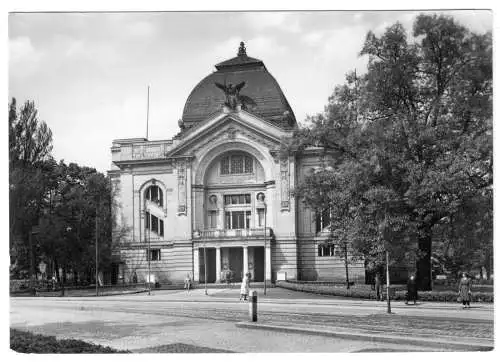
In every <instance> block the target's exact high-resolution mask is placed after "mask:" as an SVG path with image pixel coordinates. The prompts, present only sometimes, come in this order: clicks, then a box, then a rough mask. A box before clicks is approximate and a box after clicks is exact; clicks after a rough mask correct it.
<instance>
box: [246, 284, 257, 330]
mask: <svg viewBox="0 0 500 362" xmlns="http://www.w3.org/2000/svg"><path fill="white" fill-rule="evenodd" d="M248 307H249V308H248V311H249V314H250V321H251V322H257V292H256V291H255V290H252V291H251V292H250V298H248Z"/></svg>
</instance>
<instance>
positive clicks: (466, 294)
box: [458, 273, 472, 309]
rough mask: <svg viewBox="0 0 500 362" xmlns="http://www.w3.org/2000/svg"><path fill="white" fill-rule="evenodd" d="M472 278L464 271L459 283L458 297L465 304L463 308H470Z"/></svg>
mask: <svg viewBox="0 0 500 362" xmlns="http://www.w3.org/2000/svg"><path fill="white" fill-rule="evenodd" d="M471 286H472V280H471V279H470V278H469V277H468V275H467V273H462V279H460V283H459V284H458V298H459V300H460V301H461V302H462V304H463V305H464V306H463V308H464V309H465V308H470V300H471V295H472V293H471Z"/></svg>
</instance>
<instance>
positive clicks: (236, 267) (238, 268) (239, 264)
mask: <svg viewBox="0 0 500 362" xmlns="http://www.w3.org/2000/svg"><path fill="white" fill-rule="evenodd" d="M229 267H230V268H231V270H232V271H233V282H241V280H242V276H243V248H229Z"/></svg>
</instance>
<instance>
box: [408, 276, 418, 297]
mask: <svg viewBox="0 0 500 362" xmlns="http://www.w3.org/2000/svg"><path fill="white" fill-rule="evenodd" d="M406 287H407V293H406V304H408V302H409V301H410V300H413V304H417V298H418V295H417V282H416V280H415V275H413V274H412V275H411V276H410V279H408V284H407V285H406Z"/></svg>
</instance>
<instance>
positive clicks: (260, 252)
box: [253, 246, 264, 282]
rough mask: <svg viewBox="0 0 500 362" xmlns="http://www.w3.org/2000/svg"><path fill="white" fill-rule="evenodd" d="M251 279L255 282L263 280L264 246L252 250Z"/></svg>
mask: <svg viewBox="0 0 500 362" xmlns="http://www.w3.org/2000/svg"><path fill="white" fill-rule="evenodd" d="M253 255H254V256H253V272H254V274H255V275H254V277H253V280H254V281H256V282H263V281H264V247H263V246H258V247H255V248H254V250H253Z"/></svg>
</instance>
